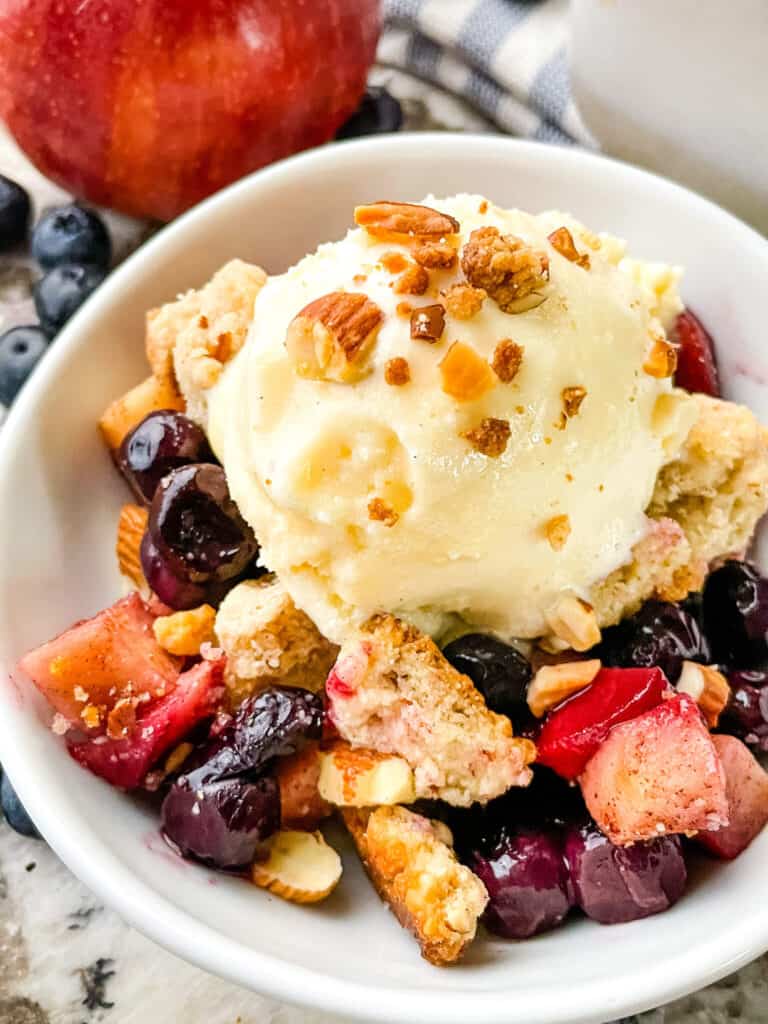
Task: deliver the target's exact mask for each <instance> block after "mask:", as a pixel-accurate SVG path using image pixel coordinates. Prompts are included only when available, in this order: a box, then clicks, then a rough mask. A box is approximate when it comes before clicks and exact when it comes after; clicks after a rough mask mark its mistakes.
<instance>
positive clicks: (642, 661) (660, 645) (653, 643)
mask: <svg viewBox="0 0 768 1024" xmlns="http://www.w3.org/2000/svg"><path fill="white" fill-rule="evenodd" d="M599 653H600V657H601V658H602V660H603V664H604V665H608V666H614V667H617V668H651V667H653V666H658V667H659V668H660V669H661V670H662V671H663V672H664V674H665V675H666V677H667V679H669V681H670V682H671V683H676V682H677V680H678V679H679V677H680V672H681V671H682V667H683V661H698V662H701V663H703V664H708V663H709V662H710V661H711V657H710V650H709V644H708V643H707V639H706V636H705V635H704V633H703V632H702V630H701V627H700V626H699V623H698V621H697V619H696V617H695V615H694V614H693V613H692V612H691V611H690V610H688V609H687V608H684V607H682V606H681V605H676V604H668V603H667V602H665V601H647V602H646V603H645V604H644V605H643V607H642V608H641V609H640V611H639V612H638V613H637V614H636V615H633V616H632V617H631V618H629V619H625V620H624V622H622V623H621V624H620V625H618V626H613V627H612V628H611V629H606V630H605V631H604V632H603V642H602V644H601V646H600V649H599Z"/></svg>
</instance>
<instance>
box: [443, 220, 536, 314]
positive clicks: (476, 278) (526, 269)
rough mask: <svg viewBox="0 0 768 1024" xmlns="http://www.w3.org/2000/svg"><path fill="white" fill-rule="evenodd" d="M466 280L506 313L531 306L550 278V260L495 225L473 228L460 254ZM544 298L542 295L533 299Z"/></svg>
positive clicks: (520, 310) (516, 311) (519, 310)
mask: <svg viewBox="0 0 768 1024" xmlns="http://www.w3.org/2000/svg"><path fill="white" fill-rule="evenodd" d="M461 268H462V270H463V271H464V273H465V274H466V277H467V280H468V281H469V282H470V284H472V285H474V286H475V287H476V288H483V289H485V291H486V292H487V293H488V295H490V297H491V298H492V299H493V300H494V301H495V302H496V303H497V304H498V306H499V308H500V309H502V310H503V311H504V312H505V313H518V312H522V311H523V310H524V309H531V308H533V307H532V303H531V302H530V301H525V302H523V300H531V299H532V297H533V296H534V294H535V293H540V290H541V289H542V288H543V287H544V285H545V284H546V283H547V281H548V280H549V259H548V257H547V255H546V253H543V252H538V251H537V250H535V249H534V248H533V246H531V245H529V244H528V243H527V242H525V241H523V239H522V238H517V237H516V236H515V235H502V234H501V232H500V231H499V229H498V228H494V227H485V228H476V229H475V230H474V231H473V232H472V234H471V235H470V236H469V241H468V242H467V243H466V244H465V245H464V248H463V249H462V253H461ZM534 301H536V302H538V301H542V302H543V301H544V297H543V296H542V295H540V294H539V295H538V296H537V299H536V300H534Z"/></svg>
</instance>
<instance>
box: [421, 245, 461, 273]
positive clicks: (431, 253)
mask: <svg viewBox="0 0 768 1024" xmlns="http://www.w3.org/2000/svg"><path fill="white" fill-rule="evenodd" d="M413 258H414V259H415V260H416V262H417V263H418V264H419V265H420V266H422V267H426V268H427V270H450V269H451V268H452V267H455V266H456V260H457V259H458V253H457V252H456V250H455V249H454V247H453V246H452V245H448V243H447V242H425V243H424V244H423V245H420V246H419V247H418V248H417V249H415V250H414V253H413Z"/></svg>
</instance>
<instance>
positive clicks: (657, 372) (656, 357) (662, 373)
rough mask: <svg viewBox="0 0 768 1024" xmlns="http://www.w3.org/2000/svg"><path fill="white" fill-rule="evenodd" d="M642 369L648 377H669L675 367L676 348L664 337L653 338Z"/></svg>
mask: <svg viewBox="0 0 768 1024" xmlns="http://www.w3.org/2000/svg"><path fill="white" fill-rule="evenodd" d="M643 369H644V370H645V372H646V373H647V374H648V375H649V376H650V377H658V378H663V377H671V376H672V374H673V373H674V372H675V370H676V369H677V348H676V347H675V346H674V345H672V344H670V343H669V342H668V341H666V339H664V338H655V339H654V341H653V345H652V346H651V350H650V352H649V353H648V355H647V357H646V360H645V362H644V363H643Z"/></svg>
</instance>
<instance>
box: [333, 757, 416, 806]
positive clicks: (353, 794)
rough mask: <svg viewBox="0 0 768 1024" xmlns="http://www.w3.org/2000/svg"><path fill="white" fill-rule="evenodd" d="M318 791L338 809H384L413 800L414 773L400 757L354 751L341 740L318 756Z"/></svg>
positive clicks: (414, 791) (414, 790) (414, 792)
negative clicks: (384, 807)
mask: <svg viewBox="0 0 768 1024" xmlns="http://www.w3.org/2000/svg"><path fill="white" fill-rule="evenodd" d="M318 789H319V791H320V796H321V797H323V799H324V800H327V801H328V802H329V803H331V804H335V805H336V806H337V807H383V806H389V805H392V804H410V803H413V801H414V800H415V799H416V789H415V783H414V777H413V771H412V769H411V767H410V766H409V765H408V763H407V762H406V761H404V760H403V758H402V757H395V756H394V755H391V754H379V753H377V752H376V751H374V750H366V749H362V748H357V749H355V748H353V747H350V745H349V744H348V743H345V742H343V741H342V740H339V741H337V742H336V743H334V744H333V746H332V747H331V748H330V749H329V750H326V751H323V752H322V753H321V755H320V781H319V782H318Z"/></svg>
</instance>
